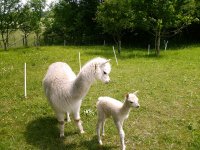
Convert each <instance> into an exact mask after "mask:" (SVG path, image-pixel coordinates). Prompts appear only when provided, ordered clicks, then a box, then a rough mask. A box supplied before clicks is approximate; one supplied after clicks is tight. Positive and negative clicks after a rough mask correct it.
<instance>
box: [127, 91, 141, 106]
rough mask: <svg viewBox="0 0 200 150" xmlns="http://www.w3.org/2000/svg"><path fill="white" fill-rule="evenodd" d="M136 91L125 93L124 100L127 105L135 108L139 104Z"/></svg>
mask: <svg viewBox="0 0 200 150" xmlns="http://www.w3.org/2000/svg"><path fill="white" fill-rule="evenodd" d="M137 92H138V91H136V92H134V93H128V94H126V102H127V103H128V105H129V106H132V107H135V108H139V107H140V104H139V102H138V97H137V95H136V94H137Z"/></svg>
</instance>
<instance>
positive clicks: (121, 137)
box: [115, 122, 126, 150]
mask: <svg viewBox="0 0 200 150" xmlns="http://www.w3.org/2000/svg"><path fill="white" fill-rule="evenodd" d="M115 124H116V126H117V129H118V132H119V136H120V141H121V145H122V150H125V149H126V145H125V143H124V138H125V133H124V130H123V123H121V122H115Z"/></svg>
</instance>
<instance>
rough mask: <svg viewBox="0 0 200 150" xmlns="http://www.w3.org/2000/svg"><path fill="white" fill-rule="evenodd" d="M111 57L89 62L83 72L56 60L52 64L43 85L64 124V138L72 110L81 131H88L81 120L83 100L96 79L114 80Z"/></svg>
mask: <svg viewBox="0 0 200 150" xmlns="http://www.w3.org/2000/svg"><path fill="white" fill-rule="evenodd" d="M109 61H110V60H107V59H104V58H100V57H98V58H95V59H92V60H90V61H89V62H88V63H86V64H85V65H84V66H83V68H82V69H81V71H80V72H79V74H78V75H77V77H76V75H75V73H74V72H73V71H72V69H71V68H70V67H69V65H67V64H66V63H63V62H56V63H53V64H51V65H50V66H49V68H48V70H47V73H46V75H45V77H44V79H43V86H44V90H45V94H46V96H47V99H48V101H49V103H50V105H51V106H52V108H53V110H54V111H55V114H56V117H57V120H58V122H59V125H60V126H59V127H60V137H64V118H65V114H66V113H67V118H68V120H70V118H69V114H70V113H72V114H73V117H74V120H75V123H76V125H77V126H78V128H79V130H80V132H81V133H84V130H83V126H82V123H81V120H80V107H81V103H82V99H83V98H84V97H85V96H86V94H87V92H88V90H89V89H90V86H91V85H92V83H93V82H94V81H95V79H98V80H101V81H102V82H104V83H108V82H109V81H110V78H109V73H110V71H111V66H110V63H109Z"/></svg>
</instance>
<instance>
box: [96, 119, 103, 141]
mask: <svg viewBox="0 0 200 150" xmlns="http://www.w3.org/2000/svg"><path fill="white" fill-rule="evenodd" d="M101 127H102V120H101V119H100V118H98V121H97V127H96V132H97V138H98V142H99V144H100V145H102V144H103V143H102V141H101V135H100V134H101V133H100V132H101Z"/></svg>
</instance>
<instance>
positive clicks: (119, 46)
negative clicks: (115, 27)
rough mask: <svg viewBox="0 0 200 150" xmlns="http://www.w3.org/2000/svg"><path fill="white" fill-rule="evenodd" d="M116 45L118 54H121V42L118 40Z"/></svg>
mask: <svg viewBox="0 0 200 150" xmlns="http://www.w3.org/2000/svg"><path fill="white" fill-rule="evenodd" d="M117 43H118V45H117V46H118V53H119V54H120V53H121V48H122V47H121V40H118V42H117Z"/></svg>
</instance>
